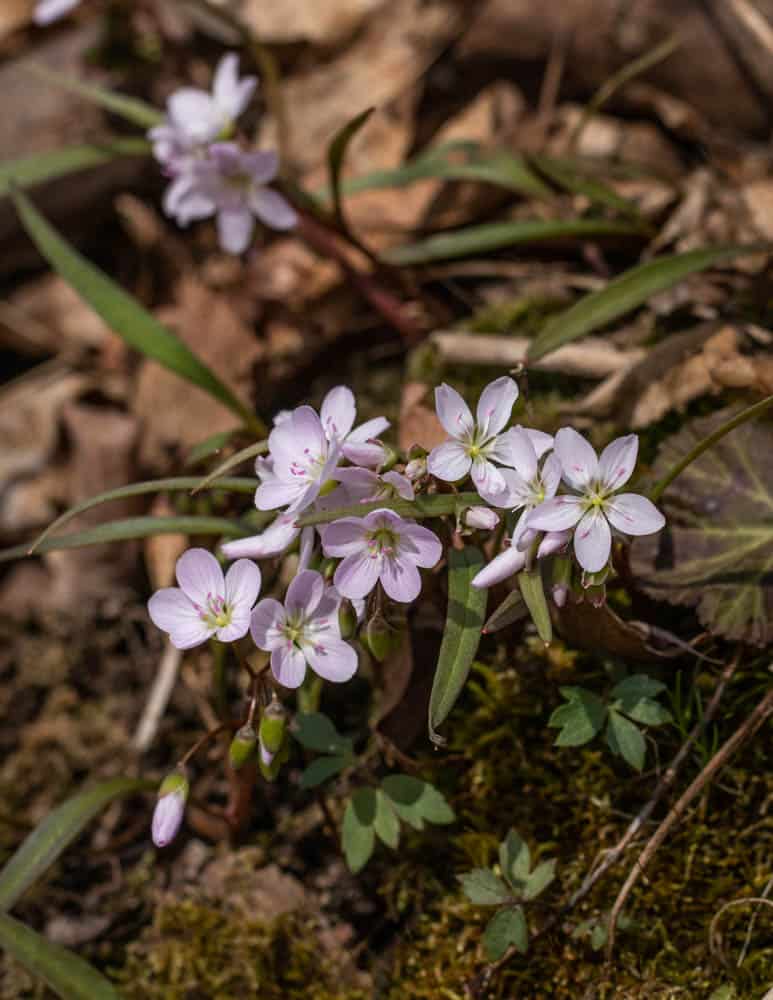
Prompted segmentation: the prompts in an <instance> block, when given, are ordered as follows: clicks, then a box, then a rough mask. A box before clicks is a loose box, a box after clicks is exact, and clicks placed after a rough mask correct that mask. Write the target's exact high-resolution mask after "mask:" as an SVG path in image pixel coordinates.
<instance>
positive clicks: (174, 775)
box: [151, 768, 190, 847]
mask: <svg viewBox="0 0 773 1000" xmlns="http://www.w3.org/2000/svg"><path fill="white" fill-rule="evenodd" d="M189 787H190V786H189V784H188V778H187V775H186V774H185V771H184V769H182V768H177V769H176V770H174V771H172V772H170V773H169V774H168V775H167V776H166V777H165V778H164V780H163V781H162V782H161V787H160V788H159V790H158V801H157V802H156V808H155V809H154V810H153V821H152V823H151V836H152V837H153V843H154V844H155V845H156V847H166V846H167V844H171V842H172V841H173V840H174V838H175V837H176V836H177V833H178V831H179V829H180V824H181V823H182V821H183V816H184V814H185V803H186V802H187V800H188V791H189Z"/></svg>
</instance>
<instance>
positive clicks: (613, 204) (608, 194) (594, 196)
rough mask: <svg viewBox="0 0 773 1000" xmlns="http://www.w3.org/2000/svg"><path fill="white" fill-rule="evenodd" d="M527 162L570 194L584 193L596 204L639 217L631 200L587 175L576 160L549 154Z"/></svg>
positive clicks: (530, 158) (534, 157)
mask: <svg viewBox="0 0 773 1000" xmlns="http://www.w3.org/2000/svg"><path fill="white" fill-rule="evenodd" d="M529 163H531V164H533V165H534V166H535V167H536V168H537V170H538V171H540V173H542V174H544V175H545V177H547V178H548V179H549V180H551V181H552V182H553V183H554V184H556V185H557V186H558V187H562V188H564V189H565V190H566V191H569V192H570V193H571V194H581V195H585V197H586V198H588V200H589V201H591V202H593V203H594V204H596V205H605V206H606V207H607V208H613V209H614V210H615V211H617V212H620V213H621V214H622V215H627V216H628V217H629V218H634V219H638V218H639V210H638V208H637V207H636V206H635V205H634V204H633V203H632V202H630V201H628V200H627V199H626V198H621V196H620V195H619V194H618V193H617V192H616V191H614V190H613V189H612V188H610V187H608V186H607V185H606V184H602V182H601V181H599V180H596V178H595V177H592V176H589V175H588V174H587V173H585V172H584V171H583V169H582V165H581V164H579V163H577V162H576V161H574V160H563V159H555V158H554V157H550V156H530V157H529Z"/></svg>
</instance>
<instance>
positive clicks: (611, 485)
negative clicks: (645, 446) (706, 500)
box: [529, 427, 666, 573]
mask: <svg viewBox="0 0 773 1000" xmlns="http://www.w3.org/2000/svg"><path fill="white" fill-rule="evenodd" d="M638 450H639V439H638V437H637V436H636V435H635V434H629V435H627V436H626V437H621V438H617V439H616V440H614V441H613V442H612V443H611V444H609V445H607V447H606V448H605V449H604V451H603V452H602V453H601V457H600V458H599V457H597V456H596V452H595V451H594V449H593V448H592V446H591V445H590V444H589V443H588V442H587V441H586V440H585V438H583V437H582V436H581V435H580V434H578V433H577V431H575V430H573V429H572V428H571V427H563V428H561V430H560V431H559V432H558V434H556V439H555V453H556V455H557V456H558V458H559V460H560V462H561V467H562V475H563V479H564V482H566V483H567V485H568V486H569V487H570V488H571V489H573V490H575V491H576V494H577V495H572V494H567V495H563V494H562V495H561V496H556V497H553V498H552V499H550V500H546V501H545V502H544V503H542V504H540V505H539V507H537V508H535V509H534V510H533V511H532V512H531V513H530V515H529V525H530V527H531V528H535V529H537V530H539V531H567V530H569V529H570V528H574V553H575V555H576V557H577V561H578V562H579V564H580V566H582V568H583V569H584V570H586V571H587V572H588V573H597V572H598V571H599V570H601V569H603V568H604V566H606V564H607V562H608V561H609V556H610V552H611V549H612V529H614V530H615V531H617V532H619V533H620V534H621V535H624V536H627V535H650V534H653V533H654V532H656V531H660V529H661V528H662V527H663V525H664V524H665V523H666V522H665V518H664V517H663V515H662V514H661V513H660V511H659V510H658V509H657V507H655V505H654V504H653V503H652V502H651V501H650V500H648V499H647V498H646V497H643V496H639V495H638V494H636V493H618V492H617V491H618V490H619V489H620V488H621V487H622V486H624V485H625V484H626V483H627V482H628V480H629V479H630V478H631V475H632V473H633V470H634V467H635V465H636V457H637V454H638Z"/></svg>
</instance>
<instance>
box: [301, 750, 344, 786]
mask: <svg viewBox="0 0 773 1000" xmlns="http://www.w3.org/2000/svg"><path fill="white" fill-rule="evenodd" d="M348 762H349V758H347V757H345V756H342V755H336V756H333V757H318V758H317V760H313V761H312V762H311V764H309V766H308V767H307V768H306V769H305V770H304V772H303V773H302V774H301V780H300V786H301V788H302V789H303V790H304V791H308V789H310V788H317V787H318V786H319V785H321V784H323V783H324V782H325V781H328V780H329V779H330V778H334V777H335V776H336V775H337V774H340V773H341V771H343V769H344V768H345V767H346V766H347V764H348Z"/></svg>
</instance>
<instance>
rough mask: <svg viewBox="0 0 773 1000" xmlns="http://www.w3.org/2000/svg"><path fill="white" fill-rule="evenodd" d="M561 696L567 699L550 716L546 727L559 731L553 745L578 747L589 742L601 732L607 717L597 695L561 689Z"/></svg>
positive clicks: (576, 689)
mask: <svg viewBox="0 0 773 1000" xmlns="http://www.w3.org/2000/svg"><path fill="white" fill-rule="evenodd" d="M561 694H562V695H563V696H564V698H566V699H567V703H566V704H565V705H560V706H559V707H558V708H557V709H556V710H555V711H554V712H553V714H552V715H551V716H550V719H549V720H548V726H549V727H550V728H551V729H560V730H561V732H560V733H559V734H558V736H557V737H556V741H555V745H556V746H559V747H578V746H582V745H583V744H584V743H588V742H590V740H592V739H593V737H594V736H596V734H597V733H599V732H600V731H601V728H602V726H603V725H604V720H605V718H606V715H607V708H606V705H605V704H604V702H603V701H602V700H601V698H599V697H598V695H595V694H593V692H592V691H588V690H586V689H585V688H581V687H562V688H561Z"/></svg>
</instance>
